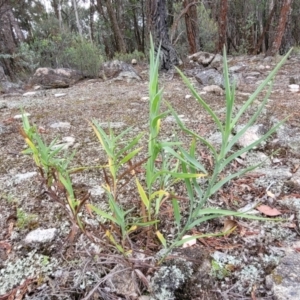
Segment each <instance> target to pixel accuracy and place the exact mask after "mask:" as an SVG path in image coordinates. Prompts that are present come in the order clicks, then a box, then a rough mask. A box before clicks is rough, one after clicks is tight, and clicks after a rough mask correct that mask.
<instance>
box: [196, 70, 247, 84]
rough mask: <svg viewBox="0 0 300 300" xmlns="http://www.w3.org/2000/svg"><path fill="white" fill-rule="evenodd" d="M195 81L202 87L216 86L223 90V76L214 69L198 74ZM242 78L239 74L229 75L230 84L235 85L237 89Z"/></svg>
mask: <svg viewBox="0 0 300 300" xmlns="http://www.w3.org/2000/svg"><path fill="white" fill-rule="evenodd" d="M195 78H196V80H197V81H198V82H199V83H200V84H203V85H218V86H219V87H221V88H225V85H224V78H223V75H222V74H221V73H220V72H219V71H217V70H215V69H207V70H202V71H200V72H198V73H197V74H196V75H195ZM241 79H242V77H241V75H240V74H236V73H231V74H229V81H230V84H231V85H232V84H235V86H236V87H238V86H239V85H240V83H241V81H242V80H241Z"/></svg>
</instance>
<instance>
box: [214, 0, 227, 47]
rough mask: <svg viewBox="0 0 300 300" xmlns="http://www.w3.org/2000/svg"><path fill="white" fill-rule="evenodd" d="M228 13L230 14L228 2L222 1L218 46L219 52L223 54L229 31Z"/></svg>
mask: <svg viewBox="0 0 300 300" xmlns="http://www.w3.org/2000/svg"><path fill="white" fill-rule="evenodd" d="M227 12H228V0H221V6H220V16H219V20H218V23H219V29H218V34H219V40H218V46H217V49H216V50H217V52H221V51H222V50H223V47H224V45H225V42H226V31H227Z"/></svg>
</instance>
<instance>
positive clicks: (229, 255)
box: [0, 56, 300, 300]
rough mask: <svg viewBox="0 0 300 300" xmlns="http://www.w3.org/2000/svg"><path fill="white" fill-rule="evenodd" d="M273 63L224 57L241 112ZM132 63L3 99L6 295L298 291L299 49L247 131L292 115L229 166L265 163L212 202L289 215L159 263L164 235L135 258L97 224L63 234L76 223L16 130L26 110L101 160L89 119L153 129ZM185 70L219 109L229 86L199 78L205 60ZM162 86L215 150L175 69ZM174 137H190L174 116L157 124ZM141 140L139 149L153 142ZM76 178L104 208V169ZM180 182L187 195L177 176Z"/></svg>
mask: <svg viewBox="0 0 300 300" xmlns="http://www.w3.org/2000/svg"><path fill="white" fill-rule="evenodd" d="M275 65H276V61H275V59H272V58H267V59H264V57H263V56H256V57H246V56H243V57H231V58H230V59H229V66H230V67H232V72H235V73H236V74H237V76H238V78H239V85H238V91H237V94H236V110H238V108H239V107H241V105H242V104H243V103H244V102H245V101H246V100H247V98H248V97H249V95H250V94H251V93H252V92H253V91H254V90H255V89H256V87H257V86H258V85H259V83H260V82H261V81H262V80H263V79H264V78H265V77H266V76H267V74H268V73H269V72H270V70H272V69H273V68H274V66H275ZM137 68H139V74H140V76H141V78H142V80H140V81H136V80H134V81H129V82H127V81H126V80H117V81H116V80H107V81H102V80H96V79H92V80H84V81H80V82H79V83H77V84H76V85H74V86H72V87H70V88H66V89H49V90H37V91H33V90H30V91H23V92H22V94H21V93H20V94H19V93H14V94H4V95H2V96H1V97H0V157H1V160H0V200H1V201H0V228H1V230H0V274H1V276H0V295H2V296H0V299H1V300H3V299H140V300H141V299H150V298H151V297H152V298H151V299H158V300H160V299H253V300H254V299H299V298H300V290H299V278H298V277H297V267H298V269H299V267H300V266H299V264H300V258H299V256H300V255H299V251H300V242H299V229H300V228H299V224H298V220H299V217H300V168H299V166H300V156H299V153H300V118H299V116H300V109H299V108H300V93H299V91H298V90H297V88H296V89H294V90H291V88H290V87H289V85H290V84H299V81H300V80H299V77H300V57H296V56H292V57H291V58H290V59H289V60H288V61H287V62H286V64H285V65H284V66H283V68H282V69H281V70H280V71H279V73H278V75H277V77H276V80H275V84H274V89H273V91H272V93H271V96H270V99H269V100H268V103H267V105H266V107H265V109H264V110H263V112H262V115H261V116H260V117H259V119H258V120H257V123H256V126H254V127H253V128H252V129H251V130H252V131H250V132H248V133H247V134H248V138H250V139H252V138H254V139H255V138H257V136H260V135H261V134H262V132H265V131H266V130H268V129H270V128H271V126H272V125H274V124H276V123H277V122H278V121H279V120H282V119H283V118H285V117H287V116H289V118H288V120H287V121H286V123H285V124H284V125H283V126H281V127H280V128H279V130H278V131H277V133H276V134H273V135H272V136H271V137H270V138H269V139H268V140H267V142H266V143H264V144H263V145H261V146H259V147H257V148H256V149H254V150H252V151H250V152H249V153H248V154H247V155H246V156H245V157H240V158H238V159H237V160H235V161H234V163H232V164H231V166H230V168H229V170H227V172H230V171H234V170H238V169H239V168H242V167H245V166H248V165H250V164H254V163H257V162H258V161H264V160H265V162H264V164H263V165H262V166H261V167H260V168H259V169H257V170H255V171H251V173H249V174H246V175H244V176H243V177H241V178H237V179H235V180H232V181H231V182H230V183H229V184H227V185H225V186H224V187H223V188H222V189H221V190H220V191H218V193H217V194H216V195H214V197H212V198H211V199H210V203H209V205H210V206H212V207H222V208H226V209H232V210H238V209H243V208H244V209H246V210H247V209H248V210H249V209H252V208H253V207H257V205H258V204H263V205H265V208H266V209H267V210H266V211H264V212H263V213H261V212H259V211H258V210H255V211H254V212H255V213H258V214H261V215H263V216H269V217H270V216H271V215H272V209H277V210H278V211H279V212H280V213H281V215H280V216H281V217H282V218H284V219H285V221H284V222H274V221H267V222H258V221H249V220H240V219H237V220H231V221H232V222H235V225H236V229H235V231H234V232H233V233H231V234H230V235H229V236H225V237H211V238H207V239H199V240H197V243H196V244H195V245H193V246H191V247H189V248H184V249H176V250H175V251H174V252H173V253H172V254H171V255H170V256H169V257H168V259H167V260H166V262H165V263H164V264H163V266H161V267H158V266H156V264H155V261H156V259H157V253H158V251H159V249H160V246H159V243H158V241H156V240H155V239H154V240H153V245H151V247H149V248H145V244H144V239H143V238H142V235H140V236H139V235H136V236H134V237H133V239H132V244H133V248H134V249H135V252H134V253H135V254H134V256H133V258H132V259H131V260H126V259H124V258H123V257H122V256H120V255H119V254H118V253H117V252H116V251H115V249H114V248H112V247H111V246H110V245H109V244H108V243H107V241H106V239H105V238H104V236H103V233H102V232H101V228H99V229H98V230H99V232H98V235H97V236H98V237H99V239H98V240H97V241H98V242H91V241H90V240H89V239H88V237H87V236H85V235H83V234H79V233H78V234H77V235H76V236H75V237H74V239H73V240H72V241H70V239H68V235H69V233H70V228H71V223H70V221H69V220H68V218H67V215H66V213H65V211H64V210H63V209H62V207H61V206H60V205H59V204H58V203H57V202H53V201H52V200H51V199H50V198H49V196H48V195H47V194H46V193H44V191H43V190H42V189H41V182H40V177H39V174H38V170H37V169H36V167H35V165H34V162H33V160H32V159H31V158H30V157H29V156H27V155H23V154H21V151H22V150H24V149H25V148H26V147H25V143H24V140H23V138H22V136H21V135H20V132H19V128H20V126H21V124H22V121H21V119H20V118H19V117H18V115H20V108H23V109H24V110H25V111H26V112H27V113H28V114H30V115H29V120H30V122H32V123H33V124H36V126H37V128H38V129H39V132H40V134H41V136H42V137H43V138H44V139H45V140H46V141H48V142H49V141H51V140H53V139H54V138H55V137H57V138H58V142H60V143H62V144H63V143H65V144H68V149H69V150H70V151H72V150H76V154H75V157H74V159H73V161H72V164H71V166H72V167H75V166H76V167H77V166H95V165H103V164H105V163H106V158H105V155H104V153H103V151H102V150H101V147H100V144H99V142H98V140H97V138H96V137H95V135H94V133H93V131H92V129H91V126H90V125H89V123H88V121H89V120H93V119H95V120H97V121H98V122H99V123H101V124H102V126H103V127H104V128H105V127H108V126H109V124H110V126H111V127H112V128H114V130H116V132H120V131H122V130H124V129H125V128H127V127H129V126H132V130H131V131H130V133H129V136H133V135H136V134H137V133H138V132H141V131H146V130H147V128H148V127H147V126H148V113H149V107H148V102H149V101H148V98H147V97H148V78H147V77H148V76H147V73H148V71H147V67H145V66H140V67H139V66H138V67H137ZM184 71H185V72H186V74H187V75H188V76H190V79H191V81H192V82H193V83H194V84H195V87H196V89H197V91H198V92H199V93H200V94H201V96H202V97H203V99H204V100H205V101H207V103H208V104H209V105H210V106H211V107H212V108H213V109H214V110H215V111H216V113H217V115H218V116H220V117H223V116H224V112H225V100H224V95H222V92H221V91H220V90H219V89H216V88H212V89H207V87H204V86H203V85H200V84H199V82H198V81H197V80H196V78H195V77H194V75H196V74H197V72H198V66H195V65H193V64H189V65H187V66H186V68H185V69H184ZM160 82H161V86H163V87H164V99H165V100H167V101H169V102H170V103H171V104H172V106H173V107H174V109H175V110H176V111H177V112H178V114H179V115H181V118H182V119H183V120H184V122H185V124H186V125H187V126H188V127H189V128H191V129H193V130H194V131H196V132H197V133H198V134H199V135H202V136H204V137H205V138H208V139H209V140H210V141H211V142H212V143H213V144H214V145H215V146H216V147H218V145H219V143H220V137H219V134H218V132H217V131H216V128H215V126H214V123H213V121H212V120H211V118H210V117H209V116H208V115H207V114H205V112H204V110H203V108H201V107H200V105H199V104H198V103H197V102H196V101H195V99H194V98H193V97H192V96H191V93H190V91H189V90H188V88H187V87H186V86H185V85H184V83H183V82H182V81H181V79H180V77H179V75H178V74H175V75H174V77H173V78H172V79H170V78H169V74H161V77H160ZM25 92H27V94H23V93H25ZM28 92H30V93H28ZM262 99H263V95H260V96H258V98H257V100H255V102H254V104H253V105H252V106H251V108H250V110H249V111H248V112H247V113H246V114H245V115H244V116H243V117H242V119H241V122H240V124H245V122H246V121H247V120H248V119H249V117H250V116H251V115H252V114H253V113H254V112H255V111H256V109H257V107H258V105H259V104H260V103H261V101H262ZM163 106H164V108H165V105H163ZM175 134H177V135H178V137H179V140H180V141H182V142H183V143H186V144H188V143H189V142H190V138H189V137H187V136H186V135H184V134H182V132H180V130H179V129H178V128H177V126H176V124H175V122H174V119H173V118H172V117H171V116H168V117H166V118H165V119H164V120H163V121H162V133H161V136H162V139H168V140H169V139H170V138H171V137H172V136H174V135H175ZM146 138H147V135H145V138H144V139H143V140H142V141H141V145H144V146H146V142H147V140H146ZM242 143H243V141H240V145H238V146H237V147H241V146H242ZM276 150H277V152H275V153H274V151H276ZM198 154H199V159H201V160H202V161H203V162H204V163H205V164H206V165H207V166H208V168H211V163H212V161H211V159H212V157H211V155H210V154H209V153H208V151H207V149H205V148H204V147H202V146H200V145H199V149H198ZM141 172H142V171H141ZM227 174H228V173H227ZM224 175H225V176H226V174H224ZM72 180H73V183H74V187H75V189H76V192H77V194H78V195H81V194H85V193H86V192H87V191H88V192H90V194H91V197H90V199H89V201H90V202H91V203H93V204H95V205H97V206H98V207H101V208H102V209H104V210H105V209H107V203H106V202H107V200H106V199H105V197H104V191H103V189H102V187H101V185H102V184H103V183H104V178H103V173H102V172H101V170H99V169H91V170H88V171H84V172H80V173H77V174H74V175H72ZM176 189H177V190H176V191H175V192H176V193H177V194H180V195H182V196H186V192H185V190H184V189H183V186H182V185H181V184H178V186H177V187H176ZM120 201H121V203H123V205H124V206H126V207H128V208H132V207H138V206H139V200H138V195H137V192H136V190H135V189H134V186H133V185H130V184H129V185H128V188H126V190H125V191H124V193H123V194H122V195H121V196H120ZM184 207H186V205H184V204H183V209H184ZM170 209H171V205H170V204H169V203H166V205H165V206H164V207H163V208H162V211H161V215H160V218H161V225H160V230H161V231H162V232H164V233H165V235H166V236H168V237H169V238H170V239H171V238H172V233H173V232H174V226H175V225H174V220H173V219H172V213H170ZM183 214H184V213H183ZM82 217H83V219H84V221H85V222H86V223H87V225H88V226H89V227H90V228H98V227H99V220H97V219H96V218H93V217H92V216H90V215H89V214H88V212H86V213H84V215H83V216H82ZM270 218H272V216H271V217H270ZM226 222H227V224H228V220H225V219H224V218H221V219H220V220H214V221H208V222H206V223H205V224H204V225H201V226H199V228H195V229H194V230H193V232H191V233H190V234H195V233H198V232H201V233H214V232H219V231H221V230H222V229H223V228H224V224H225V225H226ZM45 230H46V231H45ZM142 234H143V233H142ZM168 234H169V235H168ZM287 293H289V294H287ZM288 297H289V298H288Z"/></svg>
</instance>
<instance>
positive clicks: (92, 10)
mask: <svg viewBox="0 0 300 300" xmlns="http://www.w3.org/2000/svg"><path fill="white" fill-rule="evenodd" d="M94 1H95V0H90V11H89V13H90V39H91V42H93V41H94V40H95V36H94V13H95V2H94Z"/></svg>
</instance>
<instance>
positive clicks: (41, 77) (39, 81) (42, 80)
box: [30, 68, 84, 89]
mask: <svg viewBox="0 0 300 300" xmlns="http://www.w3.org/2000/svg"><path fill="white" fill-rule="evenodd" d="M83 77H84V76H83V75H82V74H81V73H80V72H79V71H76V70H72V69H64V68H59V69H51V68H38V69H37V70H36V71H35V73H34V75H33V77H32V78H31V80H30V84H31V85H39V86H41V87H43V88H44V89H57V88H67V87H69V86H71V85H73V84H75V83H76V82H78V81H79V80H81V79H83Z"/></svg>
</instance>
